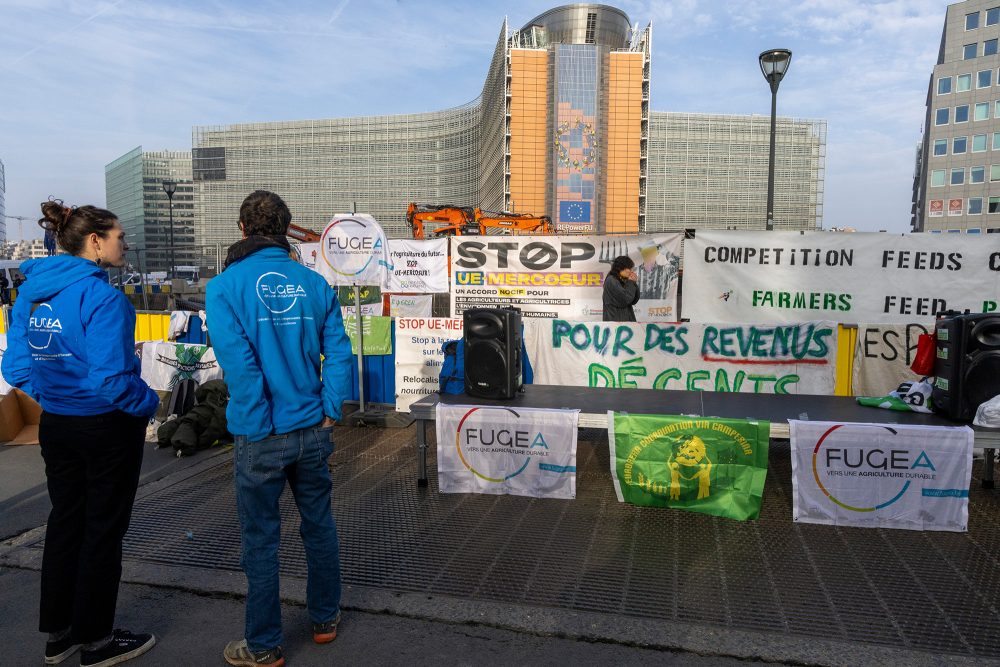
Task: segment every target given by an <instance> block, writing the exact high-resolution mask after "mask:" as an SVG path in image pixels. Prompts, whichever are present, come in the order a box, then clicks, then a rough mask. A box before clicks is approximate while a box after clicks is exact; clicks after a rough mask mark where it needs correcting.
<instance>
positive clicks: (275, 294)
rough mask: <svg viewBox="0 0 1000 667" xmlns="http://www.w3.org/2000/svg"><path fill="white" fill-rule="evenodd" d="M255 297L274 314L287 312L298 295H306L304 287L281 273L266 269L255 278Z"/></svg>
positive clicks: (293, 304) (297, 298)
mask: <svg viewBox="0 0 1000 667" xmlns="http://www.w3.org/2000/svg"><path fill="white" fill-rule="evenodd" d="M256 288H257V298H258V299H260V302H261V303H262V304H264V307H265V308H267V309H268V310H269V311H271V312H272V313H275V314H281V313H287V312H288V311H289V310H291V309H292V308H293V307H294V306H295V304H296V302H297V301H298V300H299V298H300V297H303V298H305V297H307V296H308V295H307V294H306V290H305V288H303V287H302V285H297V284H295V283H293V282H291V281H290V280H289V279H288V276H286V275H285V274H283V273H278V272H277V271H268V272H267V273H264V274H262V275H261V277H260V278H258V279H257V286H256Z"/></svg>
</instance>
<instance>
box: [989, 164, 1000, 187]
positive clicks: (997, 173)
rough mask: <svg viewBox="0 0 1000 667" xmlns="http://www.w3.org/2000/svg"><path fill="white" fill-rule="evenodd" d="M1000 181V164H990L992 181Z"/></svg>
mask: <svg viewBox="0 0 1000 667" xmlns="http://www.w3.org/2000/svg"><path fill="white" fill-rule="evenodd" d="M997 181H1000V164H991V165H990V183H996V182H997Z"/></svg>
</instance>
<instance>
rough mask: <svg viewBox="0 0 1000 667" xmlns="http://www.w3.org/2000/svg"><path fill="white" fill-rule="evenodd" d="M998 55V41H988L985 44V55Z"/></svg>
mask: <svg viewBox="0 0 1000 667" xmlns="http://www.w3.org/2000/svg"><path fill="white" fill-rule="evenodd" d="M996 54H997V40H995V39H987V40H986V41H985V42H983V55H984V56H995V55H996Z"/></svg>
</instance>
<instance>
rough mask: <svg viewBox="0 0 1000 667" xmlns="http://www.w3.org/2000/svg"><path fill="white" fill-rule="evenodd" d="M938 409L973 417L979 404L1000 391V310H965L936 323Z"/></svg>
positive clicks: (955, 415)
mask: <svg viewBox="0 0 1000 667" xmlns="http://www.w3.org/2000/svg"><path fill="white" fill-rule="evenodd" d="M934 339H935V342H936V348H937V349H936V350H935V352H936V356H935V359H934V375H935V376H936V380H935V381H934V391H933V392H932V394H931V396H932V399H933V401H934V409H935V410H936V411H937V412H940V413H942V414H944V415H945V416H947V417H949V418H950V419H956V420H959V421H971V420H972V418H973V417H975V416H976V408H978V407H979V405H980V404H982V403H985V402H986V401H988V400H990V399H991V398H993V397H994V396H997V395H998V394H1000V314H997V313H965V314H961V315H954V316H952V317H945V318H942V319H939V320H938V321H937V322H936V324H935V326H934Z"/></svg>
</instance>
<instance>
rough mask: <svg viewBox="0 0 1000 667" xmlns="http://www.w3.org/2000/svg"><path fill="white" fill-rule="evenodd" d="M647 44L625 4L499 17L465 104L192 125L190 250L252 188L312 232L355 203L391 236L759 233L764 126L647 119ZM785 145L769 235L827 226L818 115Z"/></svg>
mask: <svg viewBox="0 0 1000 667" xmlns="http://www.w3.org/2000/svg"><path fill="white" fill-rule="evenodd" d="M636 25H637V26H638V24H636ZM652 39H653V30H652V25H647V26H646V27H645V28H644V29H643V28H639V27H635V28H633V27H632V24H631V23H630V21H629V17H628V16H626V14H625V13H624V12H623V11H621V10H620V9H616V8H614V7H609V6H607V5H594V4H575V5H566V6H561V7H557V8H555V9H551V10H549V11H547V12H545V13H543V14H541V15H539V16H537V17H535V18H533V19H531V20H530V21H528V22H526V23H525V24H524V25H523V26H522V27H521V28H519V29H512V28H511V27H510V25H509V24H508V22H507V20H506V19H505V20H504V21H503V23H502V24H501V26H500V34H499V37H498V39H497V42H496V48H495V50H494V53H493V58H492V61H491V62H490V63H488V68H487V69H486V78H485V81H484V82H483V87H482V90H481V91H479V95H478V97H476V98H475V99H473V100H472V101H471V102H469V103H467V104H465V105H463V106H460V107H456V108H453V109H445V110H439V111H429V112H427V113H415V114H407V115H394V116H364V117H353V118H330V119H321V120H300V121H279V122H268V123H245V124H236V125H225V126H200V127H195V128H194V129H193V136H192V172H191V173H192V178H193V181H194V184H195V193H194V194H195V197H194V199H195V204H194V206H195V216H194V217H195V220H196V221H197V223H196V229H197V230H198V236H199V238H198V239H197V241H198V243H200V244H204V245H213V244H216V243H231V242H233V241H234V240H235V239H236V237H237V228H236V225H235V221H236V219H237V217H238V214H237V212H238V210H239V205H240V202H241V201H242V200H243V198H244V197H245V196H246V194H247V193H248V192H250V191H252V190H254V189H257V188H264V189H270V190H273V191H275V192H278V193H280V194H281V196H282V197H283V198H284V199H285V200H286V201H287V202H288V204H289V206H290V207H291V209H292V211H293V212H294V215H295V222H296V223H297V224H299V225H302V226H304V227H309V228H312V229H316V230H322V228H323V227H324V226H325V223H326V222H327V221H328V220H329V218H330V216H331V215H332V214H333V213H336V212H345V211H348V212H349V211H351V210H357V211H358V212H367V213H371V214H372V215H374V216H375V218H376V219H377V220H379V221H380V222H381V223H382V225H383V227H385V229H386V231H387V232H388V233H389V234H390V236H409V235H410V229H409V228H408V225H407V223H406V221H405V211H406V208H407V205H408V203H409V202H418V203H421V204H455V205H462V206H479V207H480V208H482V209H483V210H487V211H514V212H517V213H531V214H535V215H548V216H550V217H551V218H552V220H553V221H554V222H555V224H556V226H557V229H558V231H559V233H561V234H573V233H597V234H604V233H608V234H613V233H637V232H644V231H645V232H654V231H663V230H681V229H690V228H694V229H698V228H722V229H725V228H727V227H729V228H738V229H743V228H763V227H764V224H765V218H766V203H767V202H766V199H767V172H768V151H769V140H770V116H769V115H764V114H762V115H753V116H746V115H707V114H697V113H672V112H663V111H652V110H650V108H649V98H650V68H651V64H652V63H651V62H650V51H651V45H652ZM485 65H486V63H484V66H485ZM761 88H762V90H766V87H765V86H764V84H763V83H762V84H761ZM470 93H472V94H474V93H475V91H470ZM762 99H764V96H763V94H762ZM762 105H763V103H762ZM776 137H777V146H776V186H775V227H776V228H778V229H818V228H820V226H821V224H822V212H823V176H824V159H825V150H826V122H825V121H822V120H796V119H789V118H779V119H778V126H777V133H776ZM355 205H356V209H355V208H354V207H355Z"/></svg>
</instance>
